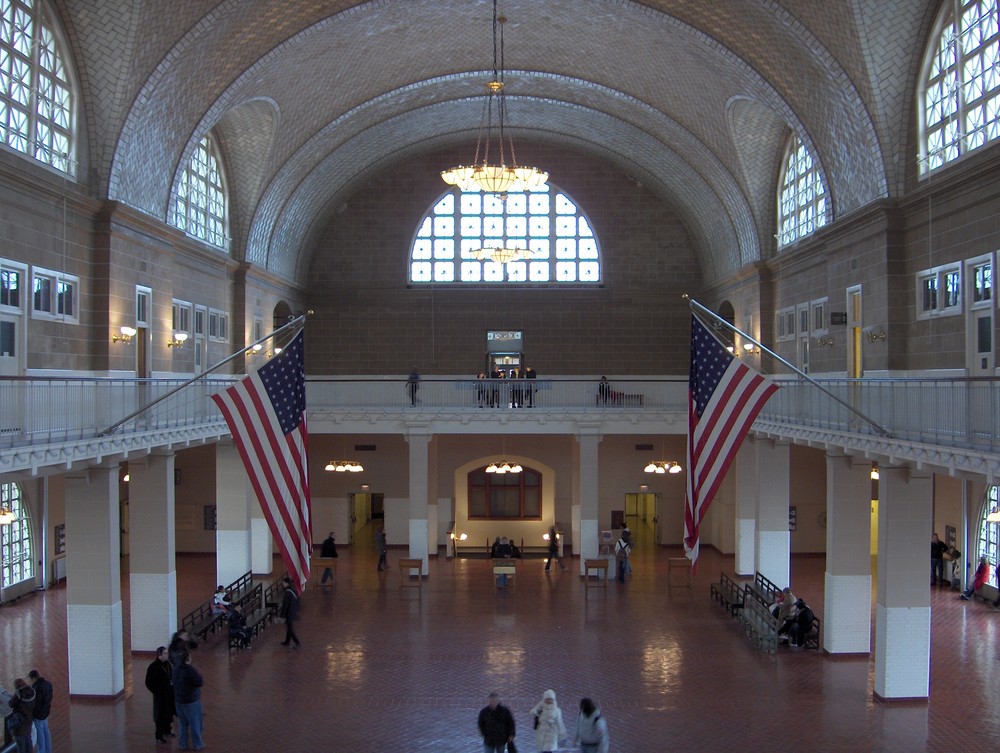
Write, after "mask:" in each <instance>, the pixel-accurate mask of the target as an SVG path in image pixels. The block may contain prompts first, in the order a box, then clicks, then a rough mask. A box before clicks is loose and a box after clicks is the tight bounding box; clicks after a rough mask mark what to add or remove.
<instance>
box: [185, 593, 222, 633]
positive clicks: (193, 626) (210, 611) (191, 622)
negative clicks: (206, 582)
mask: <svg viewBox="0 0 1000 753" xmlns="http://www.w3.org/2000/svg"><path fill="white" fill-rule="evenodd" d="M222 617H223V615H222V612H219V611H216V609H215V605H214V604H213V603H212V602H211V601H206V602H205V603H204V604H199V605H198V606H197V607H196V608H195V609H194V610H193V611H192V612H191V613H190V614H186V615H184V617H183V618H182V619H181V628H180V629H181V630H186V631H187V632H188V633H190V634H191V635H193V636H197V637H198V638H201V640H203V641H204V640H206V639H207V638H208V634H209V633H214V632H215V631H216V630H218V629H219V627H220V626H221V625H222V622H223V620H222Z"/></svg>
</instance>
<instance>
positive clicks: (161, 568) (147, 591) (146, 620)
mask: <svg viewBox="0 0 1000 753" xmlns="http://www.w3.org/2000/svg"><path fill="white" fill-rule="evenodd" d="M128 472H129V475H130V477H131V479H130V481H129V508H130V515H129V601H130V609H129V612H130V615H131V623H132V650H133V651H155V650H156V648H157V646H165V645H166V644H167V641H168V639H169V638H170V634H171V633H172V632H173V631H174V630H176V629H177V565H176V561H175V557H174V552H175V550H176V545H175V544H176V542H175V536H174V454H173V453H172V452H171V453H164V454H153V455H148V456H146V457H144V458H140V459H138V460H130V461H129V464H128Z"/></svg>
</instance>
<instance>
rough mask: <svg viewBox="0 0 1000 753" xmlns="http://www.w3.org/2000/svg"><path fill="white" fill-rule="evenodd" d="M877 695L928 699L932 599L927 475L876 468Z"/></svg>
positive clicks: (930, 482) (930, 506) (930, 483)
mask: <svg viewBox="0 0 1000 753" xmlns="http://www.w3.org/2000/svg"><path fill="white" fill-rule="evenodd" d="M879 474H880V478H879V504H878V597H877V599H876V604H875V695H876V697H878V698H886V699H888V698H892V699H903V698H927V696H928V694H929V691H930V656H931V601H930V600H931V594H930V586H929V585H928V580H929V578H928V556H927V549H928V546H927V542H928V541H929V540H930V537H931V526H932V523H933V501H934V478H933V475H932V474H931V473H930V472H929V471H914V470H911V469H909V468H906V467H886V466H882V465H880V466H879Z"/></svg>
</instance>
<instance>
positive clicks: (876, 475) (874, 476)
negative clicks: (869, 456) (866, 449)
mask: <svg viewBox="0 0 1000 753" xmlns="http://www.w3.org/2000/svg"><path fill="white" fill-rule="evenodd" d="M878 479H879V473H878V463H873V464H872V481H878Z"/></svg>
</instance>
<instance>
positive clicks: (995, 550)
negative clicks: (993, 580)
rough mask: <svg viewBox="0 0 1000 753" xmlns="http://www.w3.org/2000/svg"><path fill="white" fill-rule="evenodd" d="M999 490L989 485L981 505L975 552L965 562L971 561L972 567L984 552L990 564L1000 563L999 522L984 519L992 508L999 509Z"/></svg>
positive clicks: (994, 565)
mask: <svg viewBox="0 0 1000 753" xmlns="http://www.w3.org/2000/svg"><path fill="white" fill-rule="evenodd" d="M998 498H1000V490H998V487H996V486H991V487H990V488H989V492H988V495H987V500H986V504H985V505H983V514H982V516H981V517H980V519H979V540H978V547H977V552H976V553H975V555H974V556H972V557H969V558H968V559H967V560H965V561H966V562H971V563H972V564H973V568H974V567H975V564H976V563H977V562H978V561H979V558H980V557H982V556H983V555H984V554H985V555H986V556H987V557H988V558H989V561H990V564H991V565H992V566H993V567H996V566H997V564H1000V542H998V538H1000V523H994V522H992V521H989V520H987V519H986V516H987V515H989V514H990V512H991V511H993V510H998V509H1000V499H998Z"/></svg>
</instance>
